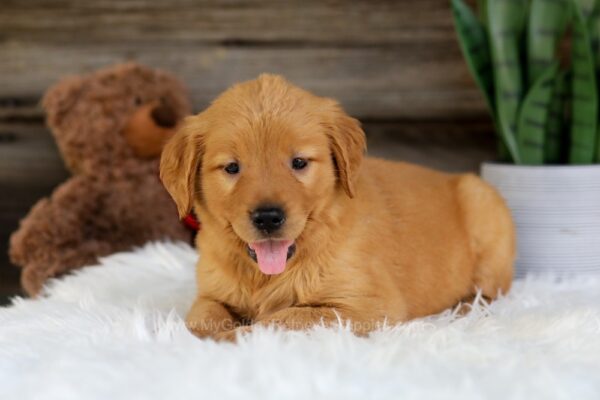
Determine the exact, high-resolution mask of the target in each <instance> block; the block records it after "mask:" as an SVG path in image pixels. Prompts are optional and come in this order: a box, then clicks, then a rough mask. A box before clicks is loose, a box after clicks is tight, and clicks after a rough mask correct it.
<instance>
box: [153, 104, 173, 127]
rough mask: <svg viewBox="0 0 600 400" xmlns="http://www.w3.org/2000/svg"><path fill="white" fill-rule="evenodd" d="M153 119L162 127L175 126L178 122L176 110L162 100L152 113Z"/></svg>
mask: <svg viewBox="0 0 600 400" xmlns="http://www.w3.org/2000/svg"><path fill="white" fill-rule="evenodd" d="M150 115H151V116H152V120H154V122H155V123H156V125H158V126H160V127H161V128H174V127H175V125H176V124H177V115H176V114H175V110H173V108H172V107H171V106H169V105H168V104H166V103H164V102H161V103H160V104H159V105H157V106H156V107H154V108H153V109H152V112H151V113H150Z"/></svg>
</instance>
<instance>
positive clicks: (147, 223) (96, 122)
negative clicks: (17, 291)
mask: <svg viewBox="0 0 600 400" xmlns="http://www.w3.org/2000/svg"><path fill="white" fill-rule="evenodd" d="M42 103H43V107H44V109H45V111H46V115H47V124H48V126H49V127H50V129H51V131H52V133H53V135H54V137H55V139H56V142H57V144H58V148H59V150H60V153H61V155H62V157H63V159H64V161H65V164H66V166H67V168H68V169H69V170H70V171H71V172H72V174H73V177H72V178H70V179H69V180H67V181H66V182H64V183H63V184H61V185H60V186H59V187H58V188H56V190H55V191H54V193H52V195H51V196H50V197H49V198H44V199H42V200H40V201H38V202H37V204H35V205H34V206H33V208H32V209H31V211H30V212H29V215H27V216H26V217H25V218H24V219H23V220H22V221H21V225H20V227H19V230H18V231H16V232H15V233H14V234H13V235H12V237H11V240H10V250H9V251H10V257H11V260H12V261H13V262H14V263H15V264H17V265H19V266H21V267H23V272H22V274H21V283H22V285H23V287H24V289H25V291H26V292H27V293H29V294H30V295H35V294H37V293H38V292H39V291H40V289H41V288H42V286H43V284H44V282H45V281H46V279H48V278H50V277H54V276H58V275H60V274H64V273H66V272H69V271H71V270H73V269H75V268H79V267H81V266H84V265H88V264H90V263H94V262H95V261H97V258H98V257H101V256H105V255H108V254H110V253H113V252H116V251H122V250H127V249H131V248H132V247H134V246H139V245H142V244H143V243H145V242H147V241H149V240H160V239H172V240H183V241H187V242H189V241H190V240H191V232H190V231H189V230H188V229H186V228H185V227H184V226H183V225H182V223H181V222H180V221H179V219H178V217H177V210H176V207H175V205H174V203H173V201H172V200H171V198H170V197H169V195H168V194H167V192H166V191H165V190H164V188H163V186H162V184H161V182H160V181H159V178H158V156H159V155H160V152H161V150H162V146H163V144H164V142H165V140H166V139H167V138H168V137H170V135H171V134H172V133H173V132H174V129H175V127H176V125H177V123H178V122H179V121H180V120H181V119H182V118H183V117H185V116H186V115H188V114H189V113H190V112H191V109H190V103H189V100H188V97H187V94H186V91H185V89H184V88H183V86H182V85H181V83H180V82H179V81H178V80H177V79H175V78H174V77H172V76H171V75H169V74H167V73H165V72H162V71H158V70H153V69H150V68H147V67H144V66H141V65H137V64H133V63H128V64H122V65H118V66H115V67H111V68H107V69H103V70H100V71H97V72H95V73H92V74H89V75H86V76H76V77H72V78H68V79H65V80H64V81H62V82H59V83H58V84H57V85H56V86H54V87H52V88H51V89H50V90H49V91H48V92H47V93H46V95H45V96H44V99H43V101H42Z"/></svg>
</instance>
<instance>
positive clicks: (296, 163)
mask: <svg viewBox="0 0 600 400" xmlns="http://www.w3.org/2000/svg"><path fill="white" fill-rule="evenodd" d="M307 165H308V161H306V160H305V159H304V158H299V157H296V158H294V159H293V160H292V168H294V169H304V168H306V166H307Z"/></svg>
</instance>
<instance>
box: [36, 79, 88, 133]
mask: <svg viewBox="0 0 600 400" xmlns="http://www.w3.org/2000/svg"><path fill="white" fill-rule="evenodd" d="M84 82H85V80H84V79H83V78H81V77H77V76H75V77H71V78H66V79H64V80H62V81H60V82H58V83H57V84H56V85H54V86H52V87H51V88H50V89H48V91H47V92H46V94H45V95H44V97H43V98H42V107H43V108H44V111H45V112H46V120H47V122H48V125H50V126H51V127H57V126H59V125H60V124H61V122H62V120H63V118H64V116H65V115H67V114H68V113H69V111H70V110H71V108H72V107H73V105H74V104H75V103H76V102H77V100H78V99H79V97H80V95H81V93H82V91H83V87H84Z"/></svg>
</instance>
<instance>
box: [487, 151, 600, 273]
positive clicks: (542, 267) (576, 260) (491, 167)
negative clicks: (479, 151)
mask: <svg viewBox="0 0 600 400" xmlns="http://www.w3.org/2000/svg"><path fill="white" fill-rule="evenodd" d="M481 176H482V178H483V179H485V180H486V181H487V182H489V183H491V184H492V185H494V186H495V187H496V188H497V189H498V191H499V192H500V193H501V194H502V196H503V197H504V198H505V199H506V202H507V203H508V206H509V207H510V209H511V211H512V215H513V218H514V221H515V225H516V228H517V264H516V276H517V277H520V276H524V275H526V274H530V273H547V272H550V273H554V274H556V275H559V276H566V275H585V274H596V275H600V165H585V166H517V165H510V164H495V163H485V164H483V165H482V168H481Z"/></svg>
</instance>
